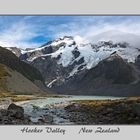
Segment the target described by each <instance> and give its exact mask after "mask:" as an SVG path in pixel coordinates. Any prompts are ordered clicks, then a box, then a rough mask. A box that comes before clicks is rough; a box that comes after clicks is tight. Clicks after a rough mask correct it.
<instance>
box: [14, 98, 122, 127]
mask: <svg viewBox="0 0 140 140" xmlns="http://www.w3.org/2000/svg"><path fill="white" fill-rule="evenodd" d="M117 99H121V98H120V97H109V96H65V97H60V98H59V97H50V98H49V97H46V98H43V99H36V100H30V101H25V102H18V103H16V104H17V105H20V106H22V107H23V108H24V111H25V114H27V115H29V116H30V118H31V120H32V122H35V123H36V122H38V121H39V120H40V119H42V118H43V117H44V116H52V118H53V124H62V125H67V124H74V123H73V122H70V121H69V119H67V117H66V112H65V109H64V107H66V106H67V105H69V104H70V102H71V101H73V100H117Z"/></svg>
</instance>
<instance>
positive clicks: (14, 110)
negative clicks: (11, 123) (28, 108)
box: [8, 103, 24, 119]
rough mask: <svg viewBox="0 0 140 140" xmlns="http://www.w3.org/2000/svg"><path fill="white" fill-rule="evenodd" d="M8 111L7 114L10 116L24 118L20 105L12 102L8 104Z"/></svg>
mask: <svg viewBox="0 0 140 140" xmlns="http://www.w3.org/2000/svg"><path fill="white" fill-rule="evenodd" d="M8 111H9V112H10V113H9V115H10V116H12V117H15V118H17V119H21V118H24V109H23V108H22V107H20V106H17V105H15V104H13V103H12V104H10V105H9V107H8Z"/></svg>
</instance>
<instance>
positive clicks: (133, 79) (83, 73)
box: [19, 36, 140, 93]
mask: <svg viewBox="0 0 140 140" xmlns="http://www.w3.org/2000/svg"><path fill="white" fill-rule="evenodd" d="M139 55H140V49H139V48H137V47H135V46H133V45H132V44H131V45H130V44H128V43H127V42H115V43H114V42H112V41H99V42H97V43H89V42H82V41H81V42H80V41H79V40H77V38H74V37H71V36H65V37H63V38H59V39H56V40H54V41H50V42H48V43H46V44H44V45H42V46H41V47H39V48H35V49H30V50H27V49H26V50H22V51H21V54H20V56H19V58H20V59H21V60H23V61H25V62H27V63H29V64H31V65H32V66H34V67H35V68H37V69H38V70H39V71H40V72H41V74H42V75H43V77H44V80H45V84H46V86H47V87H49V88H51V89H55V90H57V91H60V92H61V91H62V93H64V92H65V93H66V91H70V90H74V91H75V92H76V90H77V88H78V91H80V87H81V86H82V87H84V86H85V88H84V89H86V90H89V89H90V91H92V92H93V91H94V90H93V89H94V88H95V89H96V88H101V87H102V86H105V85H106V86H108V85H112V84H113V85H114V84H132V83H138V82H139V79H140V78H139V73H140V72H139V71H140V69H139V68H138V65H139V64H140V63H139V61H138V60H139V59H138V58H139ZM114 69H115V70H114ZM98 72H99V74H97V73H98ZM109 74H110V75H109ZM116 75H117V76H116ZM94 76H95V77H94ZM86 77H88V78H86ZM90 77H92V78H90ZM108 77H110V78H108ZM116 77H118V79H117V80H118V81H117V80H116ZM121 77H122V78H121ZM88 79H90V80H88ZM84 81H85V82H84ZM116 81H117V82H116ZM83 83H84V84H83ZM105 83H106V84H105ZM62 89H63V90H62ZM81 89H82V90H83V91H84V89H83V88H81ZM86 92H87V91H86ZM80 93H81V91H80Z"/></svg>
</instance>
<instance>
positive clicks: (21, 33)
mask: <svg viewBox="0 0 140 140" xmlns="http://www.w3.org/2000/svg"><path fill="white" fill-rule="evenodd" d="M63 36H73V37H74V38H75V39H76V40H77V41H80V42H90V41H92V42H98V41H100V40H113V41H120V40H121V41H130V43H133V44H135V42H136V44H139V43H140V16H0V46H3V47H21V48H27V47H29V48H32V47H40V46H41V45H43V44H44V43H46V42H48V41H50V40H54V39H56V38H60V37H63Z"/></svg>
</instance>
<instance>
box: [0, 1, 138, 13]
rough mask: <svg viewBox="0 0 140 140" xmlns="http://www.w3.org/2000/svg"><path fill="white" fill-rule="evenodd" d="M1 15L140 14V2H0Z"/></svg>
mask: <svg viewBox="0 0 140 140" xmlns="http://www.w3.org/2000/svg"><path fill="white" fill-rule="evenodd" d="M0 13H1V14H139V13H140V1H139V0H0Z"/></svg>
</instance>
